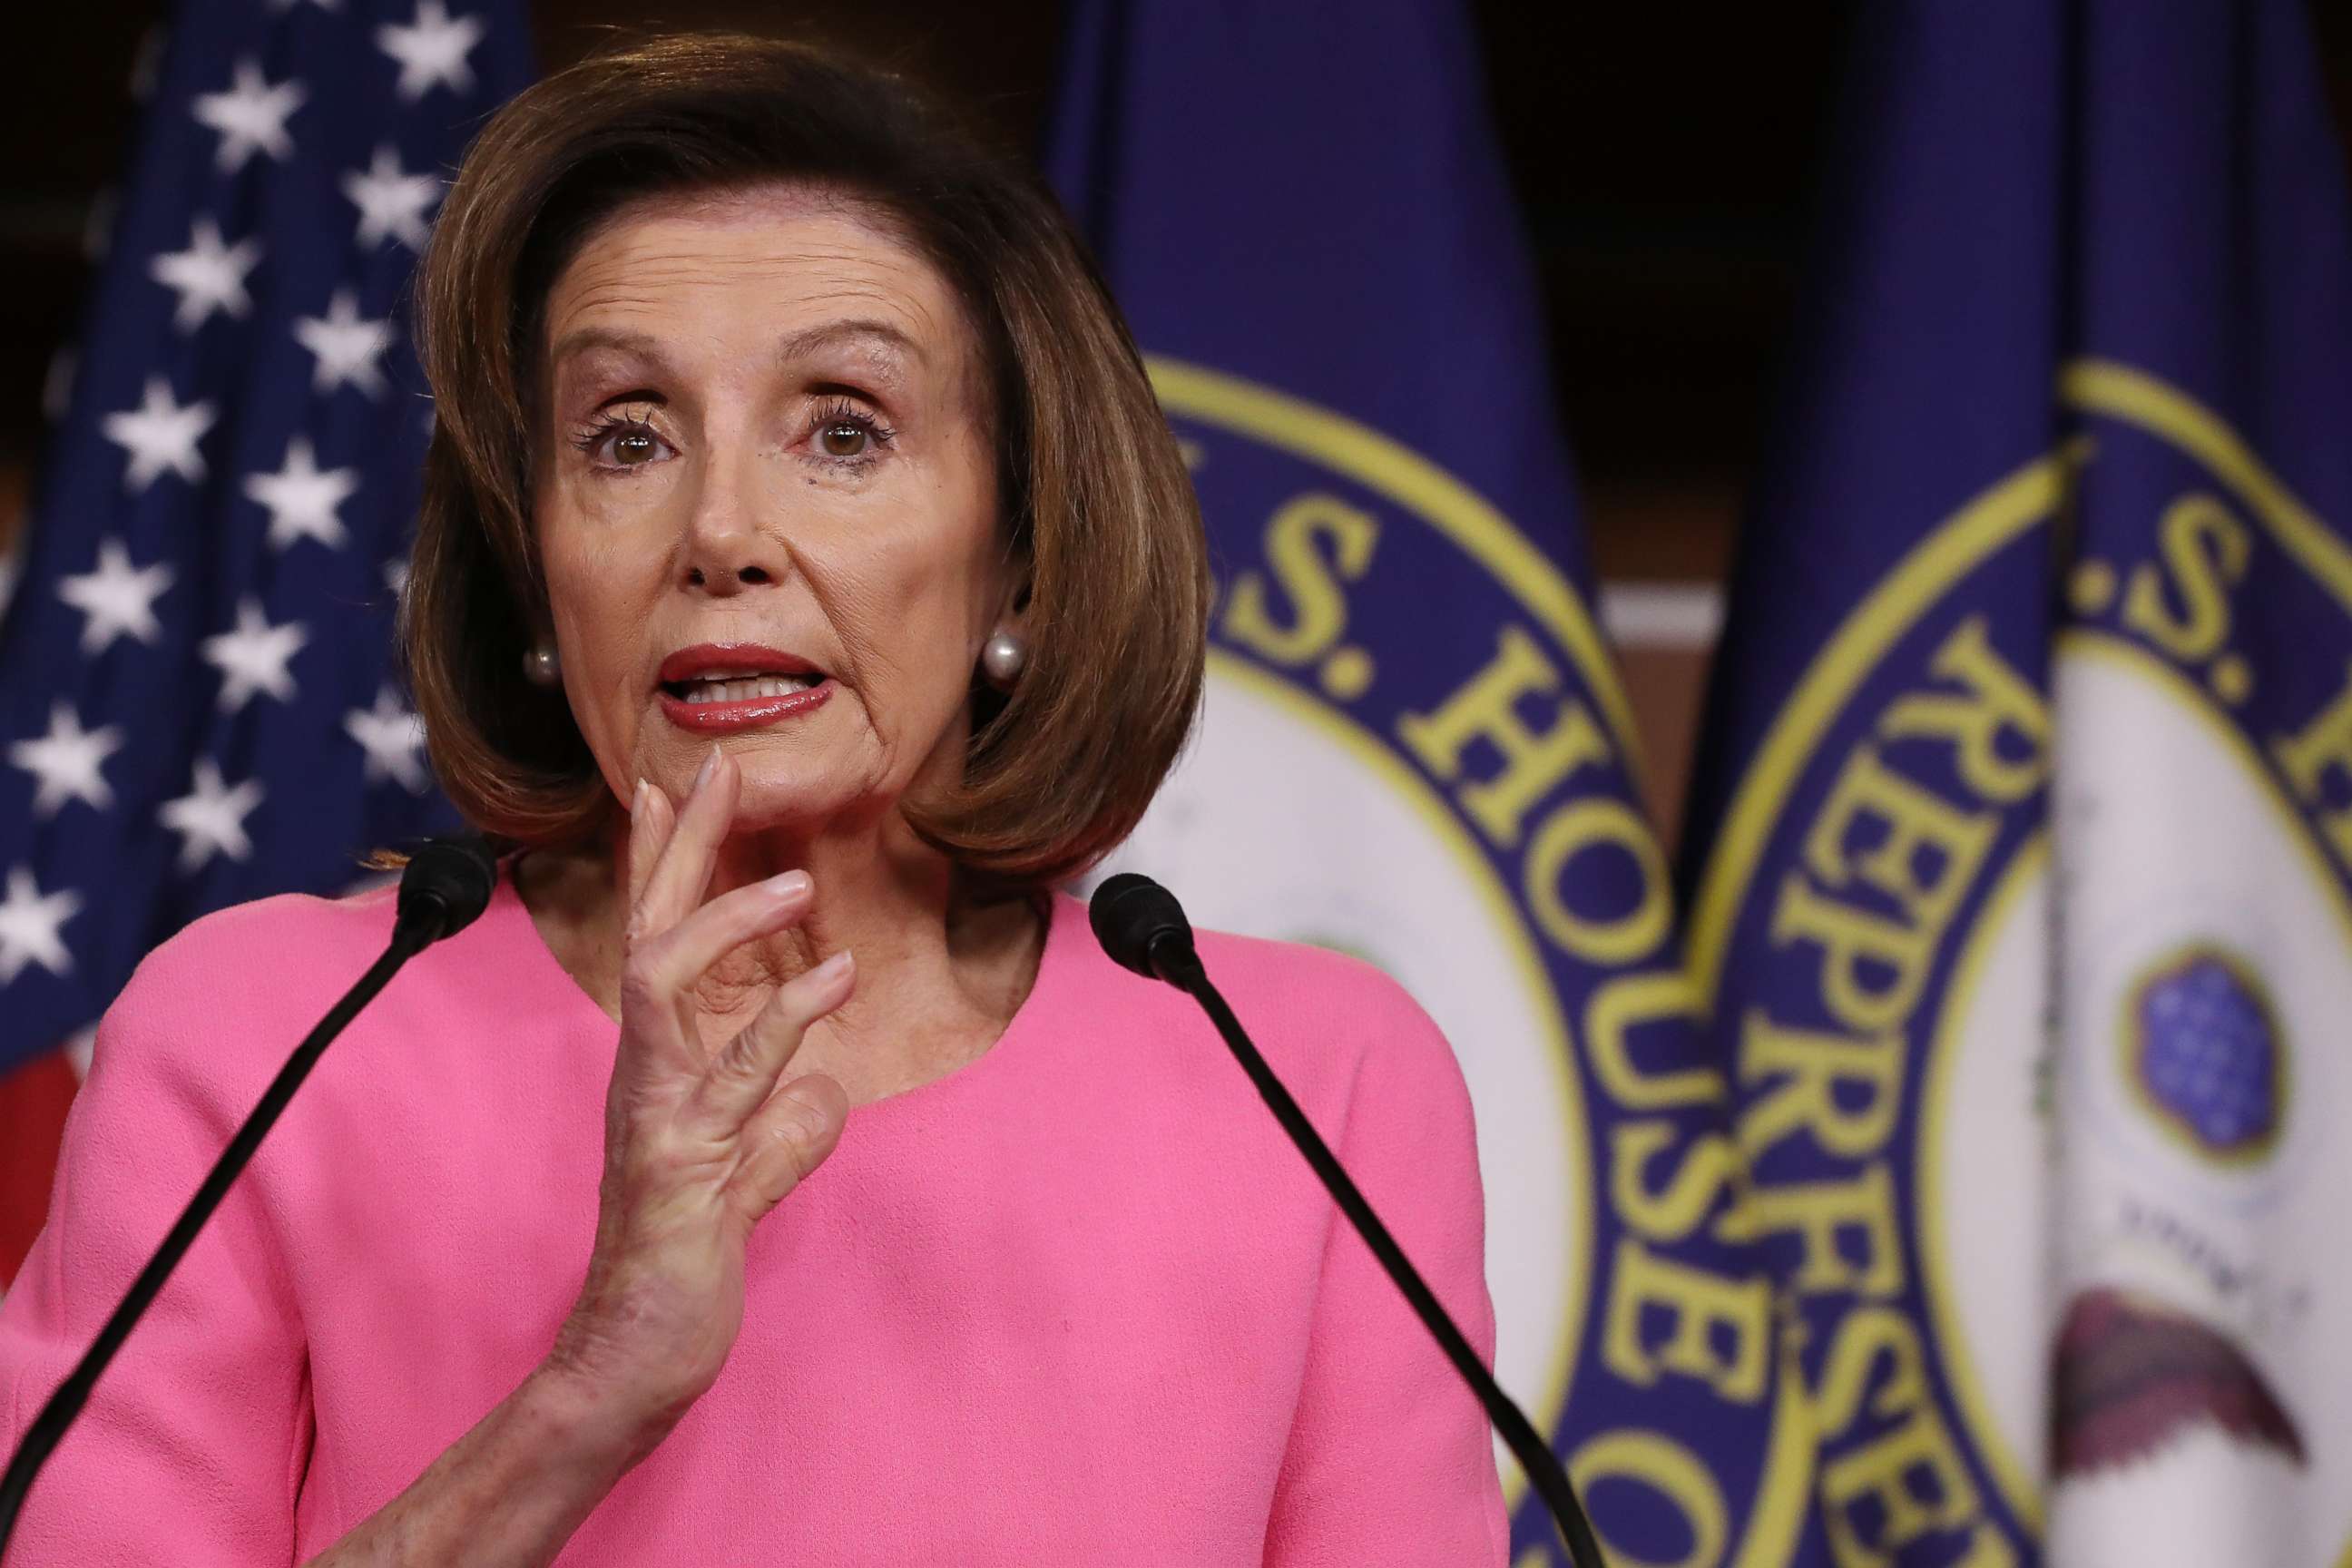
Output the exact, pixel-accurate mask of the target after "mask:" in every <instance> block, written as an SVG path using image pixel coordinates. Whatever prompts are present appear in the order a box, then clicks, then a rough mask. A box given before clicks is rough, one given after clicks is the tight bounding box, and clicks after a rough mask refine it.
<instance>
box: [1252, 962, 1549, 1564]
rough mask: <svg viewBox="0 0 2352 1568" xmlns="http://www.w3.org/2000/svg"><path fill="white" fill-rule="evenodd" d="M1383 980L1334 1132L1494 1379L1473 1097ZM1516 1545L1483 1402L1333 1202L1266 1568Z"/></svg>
mask: <svg viewBox="0 0 2352 1568" xmlns="http://www.w3.org/2000/svg"><path fill="white" fill-rule="evenodd" d="M1370 984H1371V986H1372V987H1373V990H1374V995H1375V998H1376V1005H1374V1006H1371V1007H1366V1008H1364V1009H1363V1012H1364V1014H1365V1016H1367V1017H1368V1019H1369V1021H1370V1025H1371V1033H1372V1036H1373V1037H1372V1039H1371V1040H1370V1042H1369V1043H1368V1045H1367V1048H1366V1052H1365V1056H1364V1059H1363V1062H1362V1065H1361V1068H1360V1071H1359V1073H1358V1077H1357V1079H1356V1083H1355V1086H1354V1089H1353V1092H1352V1095H1351V1097H1350V1100H1349V1105H1348V1109H1347V1112H1346V1116H1347V1120H1346V1122H1345V1126H1344V1129H1343V1130H1342V1131H1341V1132H1340V1134H1339V1136H1338V1137H1337V1138H1333V1137H1332V1135H1331V1131H1330V1130H1329V1129H1328V1128H1321V1129H1319V1130H1320V1131H1323V1132H1324V1135H1325V1137H1326V1138H1327V1139H1328V1140H1329V1141H1330V1142H1331V1146H1332V1152H1334V1153H1335V1154H1337V1155H1338V1156H1339V1163H1340V1164H1341V1165H1343V1166H1344V1167H1346V1169H1347V1172H1348V1173H1349V1176H1350V1177H1352V1178H1353V1179H1354V1181H1355V1183H1356V1185H1357V1187H1358V1188H1359V1189H1360V1191H1361V1192H1362V1193H1363V1194H1364V1197H1365V1199H1366V1201H1367V1202H1369V1203H1370V1205H1371V1206H1372V1210H1373V1212H1374V1213H1376V1214H1378V1215H1380V1216H1381V1220H1382V1221H1383V1222H1385V1223H1386V1225H1387V1226H1388V1228H1389V1232H1390V1234H1391V1235H1392V1236H1394V1237H1396V1240H1397V1245H1398V1246H1399V1247H1402V1248H1403V1250H1404V1254H1405V1256H1406V1258H1409V1259H1411V1261H1412V1265H1413V1267H1414V1268H1416V1269H1417V1270H1419V1271H1420V1274H1421V1277H1422V1278H1423V1279H1425V1280H1427V1281H1428V1282H1429V1287H1430V1289H1432V1290H1433V1291H1434V1292H1435V1293H1436V1295H1437V1299H1438V1300H1439V1302H1440V1303H1441V1304H1442V1305H1444V1308H1445V1310H1446V1311H1447V1312H1448V1313H1449V1314H1451V1315H1452V1317H1453V1319H1454V1322H1455V1323H1457V1324H1458V1325H1460V1327H1461V1330H1462V1332H1463V1334H1464V1335H1465V1337H1466V1338H1468V1340H1469V1341H1470V1344H1471V1347H1472V1348H1473V1349H1474V1350H1475V1351H1476V1352H1478V1359H1479V1361H1480V1362H1481V1363H1483V1364H1485V1365H1486V1368H1487V1370H1488V1371H1490V1372H1491V1371H1492V1370H1494V1363H1495V1310H1494V1303H1493V1301H1492V1300H1491V1299H1490V1297H1489V1296H1488V1294H1487V1290H1486V1258H1485V1237H1486V1201H1485V1194H1484V1189H1483V1187H1482V1185H1481V1183H1480V1179H1479V1173H1478V1149H1477V1142H1476V1139H1475V1131H1474V1127H1473V1124H1472V1120H1471V1109H1470V1094H1469V1089H1468V1088H1467V1086H1466V1085H1465V1083H1464V1081H1463V1078H1462V1068H1461V1065H1460V1064H1459V1063H1458V1062H1457V1061H1455V1059H1454V1052H1453V1048H1452V1047H1450V1046H1448V1045H1447V1044H1446V1042H1445V1037H1444V1036H1443V1035H1441V1034H1440V1033H1439V1032H1438V1029H1437V1026H1436V1025H1435V1024H1433V1023H1432V1022H1431V1021H1430V1020H1429V1018H1428V1016H1426V1015H1424V1014H1423V1012H1422V1010H1421V1009H1420V1007H1419V1006H1417V1005H1414V1003H1413V1002H1412V999H1411V998H1410V997H1408V996H1406V995H1405V994H1404V993H1403V991H1402V989H1401V988H1398V987H1396V986H1394V985H1393V984H1390V983H1386V982H1385V981H1383V980H1381V979H1377V978H1376V979H1373V980H1371V982H1370ZM1318 1187H1319V1184H1318ZM1509 1535H1510V1531H1509V1524H1508V1521H1507V1518H1506V1515H1505V1513H1504V1509H1503V1492H1502V1483H1501V1479H1500V1477H1499V1475H1498V1473H1497V1472H1496V1468H1495V1452H1494V1438H1493V1436H1492V1433H1491V1430H1490V1428H1489V1427H1488V1425H1487V1421H1486V1408H1485V1406H1483V1405H1480V1404H1479V1403H1478V1397H1477V1395H1476V1394H1473V1393H1472V1392H1471V1391H1470V1388H1469V1386H1468V1385H1467V1384H1465V1383H1464V1382H1463V1381H1462V1379H1461V1377H1460V1376H1459V1375H1458V1374H1457V1373H1455V1372H1454V1366H1453V1363H1450V1362H1448V1361H1447V1360H1446V1358H1445V1352H1444V1351H1442V1350H1440V1349H1439V1348H1438V1344H1437V1342H1436V1340H1435V1339H1434V1338H1433V1336H1432V1335H1431V1334H1430V1332H1429V1331H1428V1329H1427V1328H1426V1327H1424V1326H1423V1323H1422V1321H1421V1319H1420V1318H1419V1317H1418V1316H1416V1315H1415V1314H1414V1312H1413V1310H1412V1306H1411V1305H1410V1304H1409V1303H1407V1302H1406V1300H1405V1299H1404V1297H1403V1295H1402V1292H1400V1291H1399V1290H1398V1289H1397V1288H1396V1286H1395V1284H1394V1283H1393V1282H1392V1281H1391V1279H1389V1277H1388V1275H1387V1273H1386V1272H1385V1271H1384V1270H1383V1269H1382V1268H1381V1266H1380V1261H1379V1260H1378V1259H1377V1258H1374V1257H1373V1256H1372V1254H1371V1251H1370V1248H1369V1247H1366V1246H1365V1245H1364V1242H1363V1240H1362V1238H1361V1237H1359V1236H1358V1235H1357V1234H1356V1230H1355V1227H1354V1226H1351V1225H1349V1223H1348V1220H1347V1216H1346V1215H1341V1214H1339V1212H1338V1209H1337V1206H1336V1205H1335V1206H1334V1208H1333V1211H1332V1230H1331V1237H1330V1240H1329V1242H1328V1245H1327V1247H1326V1248H1325V1251H1324V1257H1323V1275H1322V1282H1321V1286H1320V1289H1319V1291H1318V1297H1317V1302H1316V1311H1315V1326H1314V1330H1313V1332H1312V1337H1311V1340H1310V1342H1309V1344H1308V1349H1307V1370H1306V1377H1305V1381H1304V1383H1303V1384H1302V1386H1301V1388H1300V1391H1299V1397H1298V1410H1297V1415H1296V1417H1295V1418H1294V1421H1293V1425H1292V1427H1291V1433H1290V1443H1289V1447H1288V1449H1287V1451H1286V1454H1285V1455H1284V1458H1283V1462H1282V1468H1281V1472H1280V1475H1279V1477H1278V1478H1277V1479H1276V1488H1275V1497H1274V1510H1273V1518H1272V1521H1271V1522H1270V1525H1269V1528H1268V1530H1267V1532H1266V1545H1265V1568H1327V1565H1328V1568H1341V1565H1342V1564H1344V1565H1346V1568H1381V1565H1383V1564H1391V1563H1392V1564H1396V1565H1398V1568H1404V1565H1407V1564H1410V1565H1412V1568H1501V1564H1502V1563H1504V1560H1505V1558H1506V1556H1507V1553H1508V1550H1509Z"/></svg>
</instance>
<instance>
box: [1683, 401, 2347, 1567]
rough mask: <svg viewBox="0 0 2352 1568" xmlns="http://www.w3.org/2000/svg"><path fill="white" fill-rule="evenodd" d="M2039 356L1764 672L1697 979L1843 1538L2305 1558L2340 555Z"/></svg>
mask: <svg viewBox="0 0 2352 1568" xmlns="http://www.w3.org/2000/svg"><path fill="white" fill-rule="evenodd" d="M2059 391H2060V395H2061V398H2062V401H2063V405H2065V407H2066V408H2067V410H2068V411H2069V414H2070V416H2071V417H2070V427H2071V434H2070V436H2069V437H2068V439H2067V441H2066V442H2065V444H2064V445H2063V447H2061V448H2060V449H2059V450H2057V451H2054V452H2053V453H2051V454H2050V455H2048V456H2047V457H2046V458H2042V459H2041V460H2039V461H2035V462H2032V463H2029V464H2028V465H2026V466H2025V467H2024V468H2021V469H2020V470H2019V471H2017V472H2016V473H2013V474H2011V475H2008V476H2005V477H2001V478H2000V479H1998V480H1997V482H1994V483H1993V484H1991V485H1990V487H1989V488H1988V489H1986V490H1985V491H1983V492H1982V493H1981V494H1980V495H1979V496H1978V497H1976V498H1975V499H1974V500H1971V501H1970V502H1969V503H1968V504H1967V505H1965V506H1964V507H1963V508H1962V509H1961V510H1959V511H1958V512H1957V513H1955V514H1954V515H1953V516H1952V517H1951V518H1949V519H1948V520H1947V521H1945V522H1944V523H1942V524H1941V525H1940V526H1938V527H1937V528H1936V529H1934V530H1932V531H1929V532H1928V533H1927V535H1926V536H1925V537H1923V538H1922V539H1921V541H1920V542H1918V543H1917V544H1916V546H1915V547H1914V548H1913V549H1912V550H1911V551H1910V552H1909V553H1908V554H1907V555H1906V557H1905V558H1904V559H1903V560H1902V561H1900V562H1899V563H1897V564H1896V566H1895V569H1894V570H1893V571H1892V572H1890V573H1889V574H1887V575H1886V576H1885V578H1884V579H1883V580H1882V581H1881V582H1879V583H1878V584H1876V585H1875V586H1874V588H1873V590H1872V591H1871V592H1870V593H1869V595H1867V596H1865V597H1864V599H1863V600H1862V601H1861V602H1860V603H1859V604H1858V605H1856V606H1855V608H1854V609H1853V612H1852V613H1851V615H1849V616H1848V617H1847V618H1846V620H1845V621H1844V623H1843V625H1841V626H1839V627H1838V628H1837V629H1836V630H1835V632H1834V633H1833V635H1832V637H1830V639H1829V641H1828V642H1827V643H1826V644H1825V645H1824V646H1823V647H1822V652H1821V653H1820V654H1819V655H1818V656H1817V657H1816V658H1815V659H1814V661H1813V663H1812V665H1811V667H1810V668H1809V669H1808V670H1807V671H1806V673H1805V675H1804V676H1803V678H1802V679H1801V680H1800V682H1799V683H1798V685H1797V687H1796V689H1794V690H1793V691H1792V692H1791V693H1790V697H1789V700H1787V702H1786V704H1785V705H1784V707H1783V708H1782V710H1780V714H1779V716H1778V717H1777V719H1776V720H1775V721H1774V723H1773V725H1772V726H1771V728H1770V729H1769V731H1767V733H1766V736H1765V739H1764V741H1763V742H1762V743H1761V745H1760V746H1759V749H1758V752H1757V754H1756V757H1755V759H1754V760H1753V762H1752V763H1751V765H1750V767H1749V769H1748V773H1747V774H1746V775H1745V776H1744V778H1743V780H1742V782H1741V786H1740V789H1739V791H1738V794H1737V795H1735V796H1734V798H1733V803H1732V805H1731V808H1730V810H1729V811H1728V813H1727V816H1726V817H1725V820H1724V823H1723V825H1722V830H1721V833H1720V836H1719V837H1718V839H1717V847H1716V853H1715V855H1714V858H1713V859H1712V861H1711V863H1710V866H1709V868H1708V873H1707V876H1706V879H1705V881H1704V883H1703V884H1702V887H1701V889H1700V893H1699V897H1698V899H1697V900H1696V904H1695V906H1694V909H1693V911H1692V921H1691V928H1690V929H1691V939H1690V952H1691V964H1692V973H1693V977H1694V980H1695V982H1696V984H1697V986H1698V988H1699V990H1700V992H1701V994H1702V995H1703V997H1704V998H1705V999H1706V1001H1707V1002H1708V1004H1709V1005H1711V1006H1712V1007H1714V1008H1715V1009H1716V1010H1717V1016H1719V1017H1721V1018H1723V1019H1724V1020H1725V1021H1726V1028H1727V1036H1728V1037H1731V1038H1734V1039H1735V1040H1736V1042H1737V1045H1736V1052H1735V1055H1736V1061H1735V1062H1734V1064H1733V1071H1734V1074H1735V1076H1736V1078H1737V1079H1738V1089H1739V1092H1740V1098H1741V1104H1742V1113H1741V1119H1740V1124H1739V1125H1740V1142H1741V1144H1742V1147H1743V1150H1744V1152H1746V1154H1747V1155H1748V1160H1749V1162H1750V1168H1751V1171H1752V1173H1753V1179H1754V1182H1755V1202H1754V1213H1755V1215H1756V1221H1757V1225H1758V1227H1759V1232H1760V1233H1761V1235H1762V1236H1763V1237H1765V1239H1766V1241H1767V1244H1768V1245H1769V1246H1770V1247H1773V1248H1774V1249H1775V1254H1776V1257H1777V1258H1778V1259H1779V1261H1780V1265H1781V1267H1782V1268H1783V1270H1784V1278H1785V1279H1787V1281H1788V1284H1789V1288H1790V1292H1791V1297H1792V1301H1793V1304H1794V1307H1795V1310H1796V1321H1797V1323H1798V1331H1799V1334H1800V1336H1801V1353H1800V1355H1799V1357H1798V1361H1799V1364H1800V1365H1801V1367H1802V1369H1803V1374H1804V1378H1805V1382H1806V1393H1807V1396H1808V1403H1809V1405H1810V1406H1811V1412H1812V1416H1813V1419H1814V1422H1815V1424H1816V1426H1817V1428H1818V1432H1819V1437H1820V1445H1821V1447H1820V1459H1819V1470H1818V1474H1817V1476H1816V1478H1815V1481H1814V1486H1815V1489H1816V1492H1817V1494H1818V1501H1819V1507H1820V1509H1821V1511H1822V1522H1823V1526H1824V1533H1825V1534H1826V1536H1827V1538H1828V1542H1829V1544H1830V1547H1831V1551H1832V1556H1833V1557H1834V1558H1835V1560H1836V1561H1837V1562H1838V1563H1840V1564H1842V1565H1847V1564H1852V1565H1864V1564H1867V1565H1870V1568H1878V1565H1881V1564H1886V1563H1895V1562H1902V1563H1913V1562H1918V1563H1930V1562H1933V1563H1943V1562H1951V1563H1969V1564H1973V1565H1977V1568H1993V1565H1996V1564H2001V1563H2013V1562H2020V1561H2025V1560H2029V1559H2031V1558H2032V1557H2035V1556H2046V1557H2047V1558H2048V1560H2051V1561H2056V1562H2062V1563H2123V1562H2138V1561H2147V1562H2158V1561H2161V1562H2188V1561H2239V1562H2244V1561H2255V1560H2259V1561H2262V1562H2265V1563H2281V1564H2294V1565H2296V1568H2327V1565H2329V1564H2334V1563H2338V1562H2339V1561H2340V1560H2341V1558H2342V1553H2343V1552H2344V1549H2345V1542H2346V1541H2347V1535H2352V1409H2347V1405H2345V1402H2344V1401H2343V1400H2342V1399H2341V1398H2339V1397H2336V1391H2337V1390H2340V1389H2342V1388H2345V1387H2347V1386H2352V1340H2347V1336H2345V1335H2344V1334H2343V1333H2342V1332H2341V1331H2340V1327H2339V1325H2340V1324H2341V1322H2342V1321H2344V1320H2345V1318H2346V1316H2347V1311H2352V1260H2347V1256H2346V1254H2345V1252H2344V1249H2343V1248H2341V1247H2339V1246H2337V1245H2336V1242H2335V1239H2334V1237H2335V1235H2336V1226H2331V1224H2330V1223H2329V1219H2330V1215H2331V1212H2332V1211H2333V1210H2334V1209H2336V1208H2338V1207H2340V1205H2341V1202H2342V1199H2341V1196H2340V1194H2342V1193H2343V1192H2344V1191H2345V1190H2347V1181H2346V1178H2347V1176H2352V1142H2347V1141H2346V1140H2345V1139H2343V1137H2342V1136H2341V1135H2340V1134H2335V1133H2331V1132H2330V1131H2328V1130H2326V1129H2325V1128H2324V1127H2323V1126H2322V1124H2321V1122H2320V1120H2319V1118H2318V1117H2317V1116H2316V1115H2315V1108H2316V1107H2319V1106H2325V1105H2327V1104H2331V1103H2336V1104H2340V1103H2342V1098H2343V1093H2344V1089H2345V1085H2344V1079H2343V1073H2344V1070H2345V1069H2344V1068H2342V1067H2341V1066H2339V1065H2338V1064H2337V1062H2336V1060H2335V1056H2336V1055H2337V1054H2340V1053H2332V1049H2331V1048H2332V1046H2333V1043H2334V1038H2335V1037H2336V1034H2338V1033H2340V1031H2341V1029H2342V1028H2343V1020H2344V1019H2346V1018H2347V1017H2352V962H2347V960H2352V875H2347V868H2352V554H2347V552H2346V551H2345V549H2344V547H2343V545H2342V543H2341V542H2340V541H2339V540H2338V539H2337V538H2336V536H2335V535H2334V534H2333V533H2331V532H2330V531H2328V530H2327V529H2326V528H2325V527H2324V526H2322V525H2321V524H2320V523H2319V522H2318V521H2317V520H2315V518H2313V517H2312V516H2311V515H2310V514H2309V513H2308V512H2307V511H2306V510H2305V509H2304V508H2303V507H2302V506H2301V505H2300V504H2299V503H2298V502H2297V501H2296V500H2294V497H2293V496H2291V495H2290V494H2289V493H2288V492H2287V491H2286V490H2285V489H2284V487H2283V486H2281V485H2280V484H2279V483H2278V482H2277V481H2276V479H2274V478H2273V477H2272V476H2271V475H2269V474H2268V473H2267V472H2266V471H2265V470H2264V469H2263V466H2262V464H2261V463H2260V462H2259V461H2258V460H2257V459H2256V458H2255V457H2254V456H2253V455H2252V453H2251V452H2250V451H2248V450H2247V449H2246V447H2244V446H2243V444H2242V442H2240V441H2239V440H2238V438H2237V437H2235V436H2234V435H2233V434H2232V433H2231V431H2230V430H2229V429H2228V428H2227V426H2225V425H2224V424H2223V423H2222V422H2221V420H2219V419H2218V418H2217V417H2215V416H2213V415H2212V414H2211V413H2210V411H2209V410H2207V409H2204V408H2202V407H2201V406H2200V405H2197V404H2196V403H2195V402H2194V401H2193V400H2191V399H2190V398H2189V397H2187V396H2186V395H2183V394H2181V393H2180V392H2179V391H2178V390H2177V389H2175V388H2173V387H2170V386H2168V385H2166V384H2163V383H2161V382H2159V381H2157V380H2156V379H2154V378H2152V377H2149V376H2147V375H2145V374H2141V373H2138V372H2137V371H2135V370H2132V369H2130V368H2128V367H2126V366H2122V365H2118V364H2114V363H2105V362H2082V363H2075V364H2073V365H2071V366H2069V367H2067V369H2066V370H2065V372H2064V374H2063V375H2062V376H2061V378H2060V385H2059ZM2062 512H2063V516H2064V518H2065V519H2066V520H2067V521H2066V522H2065V523H2064V525H2063V528H2064V531H2063V532H2062V531H2061V529H2062V524H2061V517H2062ZM2053 535H2054V537H2053ZM2062 543H2063V544H2066V545H2068V546H2070V548H2068V549H2066V550H2061V549H2060V548H2059V547H2060V545H2061V544H2062ZM2053 563H2059V564H2057V565H2055V566H2053ZM2252 605H2260V606H2261V610H2260V613H2259V614H2255V613H2252V611H2251V610H2250V609H2248V606H2252Z"/></svg>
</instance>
